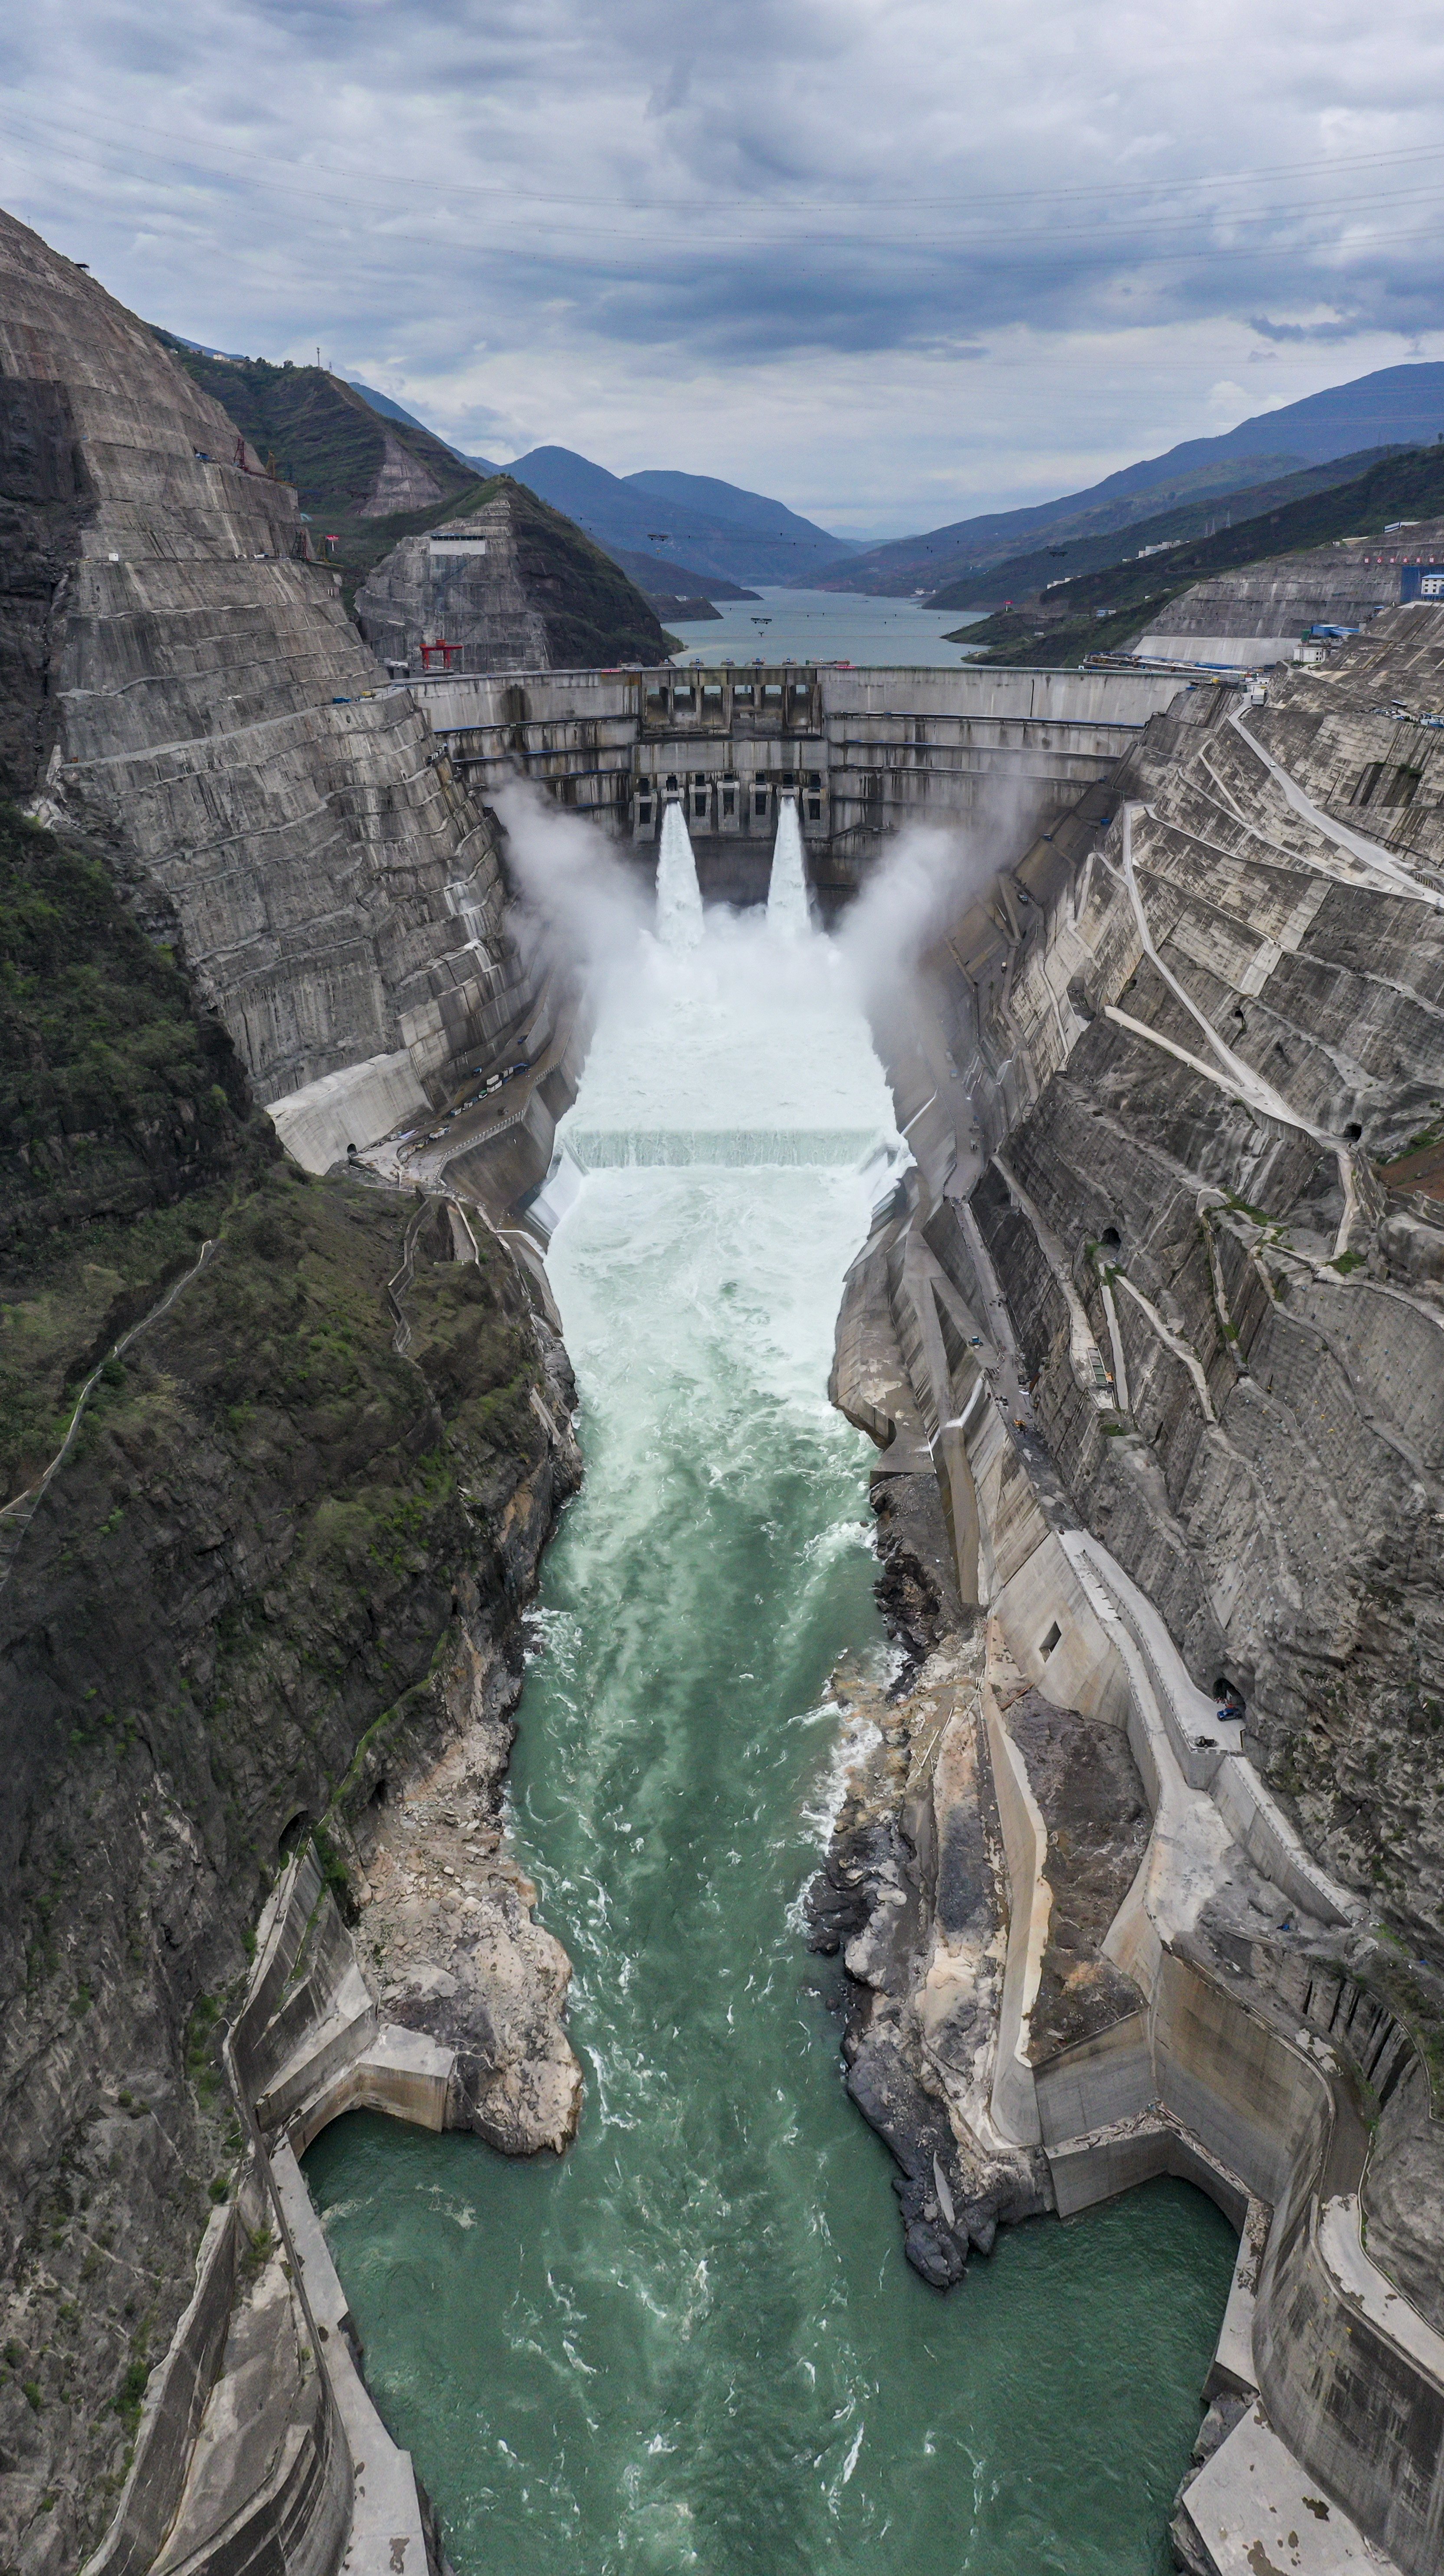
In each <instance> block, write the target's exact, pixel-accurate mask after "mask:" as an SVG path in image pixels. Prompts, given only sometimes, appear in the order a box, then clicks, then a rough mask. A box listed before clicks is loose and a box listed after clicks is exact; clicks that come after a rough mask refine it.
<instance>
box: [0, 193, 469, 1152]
mask: <svg viewBox="0 0 1444 2576" xmlns="http://www.w3.org/2000/svg"><path fill="white" fill-rule="evenodd" d="M0 371H3V393H4V399H3V412H4V420H5V435H6V439H7V444H8V447H9V450H10V453H11V455H12V457H13V459H14V460H15V466H16V474H15V479H14V481H13V482H12V489H13V490H14V491H15V492H16V494H17V508H16V512H15V516H14V518H13V520H12V523H11V526H10V529H9V531H8V536H7V543H6V545H5V549H4V554H5V580H6V589H5V593H4V600H5V613H4V616H3V620H0V657H3V667H0V702H3V704H4V705H5V708H6V720H5V733H4V746H3V748H4V752H5V757H6V763H7V768H8V773H9V784H10V786H11V788H12V791H13V792H18V793H19V794H21V795H26V794H34V793H36V792H37V791H38V792H39V793H40V794H41V795H42V796H43V799H44V800H45V803H46V806H47V808H48V809H49V810H50V811H52V812H53V813H55V814H56V815H57V816H60V817H68V818H71V819H73V820H75V821H76V822H79V823H81V824H82V825H84V826H85V827H86V828H87V829H88V830H89V831H90V832H92V833H93V834H94V835H96V836H98V837H99V838H100V839H102V840H103V841H105V842H106V843H108V844H109V845H111V846H112V847H113V848H114V850H115V851H116V853H117V858H118V861H119V864H120V865H121V866H122V867H123V868H124V869H126V870H128V872H129V873H130V875H131V877H132V878H133V879H134V881H135V882H136V885H137V887H138V889H139V894H138V900H139V901H140V903H141V906H142V909H143V911H144V912H145V913H146V916H147V918H148V919H149V920H150V921H151V922H152V923H153V924H154V926H155V927H157V928H159V929H162V930H163V931H165V932H167V933H169V935H171V936H172V937H173V938H177V939H178V940H179V942H180V944H181V945H182V947H183V949H184V952H185V955H186V957H187V960H188V962H189V964H190V965H191V967H192V968H193V970H194V972H195V973H196V975H197V978H198V980H199V983H200V985H201V988H202V990H203V992H204V993H205V994H206V995H207V997H208V998H209V999H210V1000H211V1001H212V1002H213V1003H214V1005H215V1007H216V1008H217V1009H218V1010H219V1012H220V1014H221V1016H222V1018H223V1019H224V1021H225V1023H226V1025H227V1027H228V1028H229V1030H230V1032H231V1034H232V1036H233V1038H234V1039H235V1042H236V1044H237V1047H238V1049H239V1051H240V1053H241V1055H242V1057H243V1059H244V1061H245V1063H246V1064H247V1066H248V1068H249V1070H250V1073H251V1075H252V1078H253V1081H254V1084H255V1088H256V1091H257V1094H258V1096H259V1097H260V1098H261V1099H262V1100H263V1101H271V1100H274V1099H276V1098H278V1097H279V1096H281V1095H282V1094H285V1093H288V1092H292V1091H294V1090H296V1089H297V1088H299V1087H300V1086H302V1085H304V1084H306V1083H309V1082H310V1081H312V1080H314V1079H315V1078H316V1077H318V1076H321V1075H326V1074H330V1073H334V1072H335V1071H337V1070H338V1069H340V1068H343V1067H350V1066H357V1065H359V1064H362V1063H364V1062H365V1061H366V1060H368V1059H371V1058H374V1057H377V1056H391V1055H394V1054H396V1053H397V1052H401V1051H404V1052H405V1053H406V1054H407V1055H408V1056H409V1057H410V1059H411V1061H412V1063H413V1066H414V1069H415V1071H416V1074H417V1077H418V1079H419V1080H420V1081H421V1082H422V1084H423V1085H428V1084H431V1083H432V1082H434V1081H435V1080H436V1079H437V1078H438V1077H439V1076H440V1075H442V1074H443V1073H444V1071H445V1069H446V1068H447V1066H448V1065H449V1064H450V1063H451V1061H452V1060H453V1059H455V1058H460V1057H462V1056H464V1055H466V1054H468V1053H469V1052H471V1051H473V1050H477V1049H483V1050H484V1049H486V1048H487V1047H489V1046H491V1045H493V1044H495V1043H496V1042H497V1041H498V1039H499V1037H500V1034H501V1033H502V1032H503V1031H504V1030H505V1028H506V1026H507V1025H508V1023H509V1020H510V1019H511V1017H513V1016H514V1002H513V997H512V996H511V994H510V992H509V990H508V984H509V970H508V968H507V966H506V963H505V958H504V951H503V946H502V942H501V938H500V901H501V898H500V883H499V878H498V873H497V866H496V856H495V851H494V848H493V845H492V840H491V836H490V833H489V831H488V829H487V827H486V825H485V823H484V822H483V820H482V818H481V816H480V814H479V812H478V811H477V810H476V809H475V808H474V807H473V806H472V805H471V803H470V801H469V799H468V798H467V797H466V796H465V795H464V794H463V793H462V792H460V791H459V790H458V789H457V788H456V787H455V786H454V785H453V784H452V782H451V780H450V777H449V775H448V772H447V768H446V765H445V763H444V762H441V761H439V760H438V759H437V757H436V756H435V752H434V747H433V745H432V744H431V741H430V739H429V736H428V733H427V729H426V726H425V724H424V722H423V720H422V719H421V717H420V716H419V715H418V714H417V712H416V710H415V708H414V707H413V706H412V705H411V703H410V701H409V699H407V698H405V697H404V696H402V697H390V698H388V697H386V696H384V695H381V694H374V692H375V691H376V688H377V683H378V681H379V679H380V674H379V672H378V670H377V667H376V665H375V663H374V662H373V660H372V658H371V656H370V655H369V654H368V652H367V650H366V648H365V646H364V644H363V643H362V641H361V639H360V637H359V635H358V634H357V633H356V631H355V629H354V628H353V627H352V626H351V625H350V623H349V621H348V620H347V619H346V618H345V616H344V614H343V612H342V608H341V605H340V601H339V599H338V598H337V596H336V589H335V582H334V577H333V576H332V575H331V574H330V573H328V572H327V571H326V570H325V569H324V568H322V567H320V566H318V565H316V564H315V563H313V562H311V561H309V560H307V556H308V554H309V546H308V544H307V541H306V533H305V531H304V530H303V529H302V528H301V526H300V524H299V522H298V519H297V514H296V507H295V500H294V495H293V494H292V493H291V492H290V491H289V490H288V489H287V488H286V487H285V486H282V485H278V484H275V483H273V482H271V481H270V480H269V479H268V478H267V477H266V476H264V475H263V474H261V473H260V472H259V471H257V470H256V469H257V467H258V464H259V460H258V459H257V458H256V456H255V454H254V452H253V451H252V450H250V449H248V448H246V447H245V445H244V442H242V441H240V440H239V439H238V434H237V432H236V430H235V428H234V427H233V425H232V424H231V423H230V422H229V421H228V420H227V418H226V415H225V414H224V413H223V412H222V411H221V409H220V408H219V406H218V405H217V404H216V403H214V402H213V401H211V400H210V399H209V398H208V396H206V395H205V394H204V393H203V392H202V391H201V390H200V389H199V388H198V387H197V386H196V385H195V384H194V383H192V381H191V379H190V378H189V376H188V375H187V374H186V373H185V371H184V369H183V368H182V367H181V366H180V364H179V363H178V362H177V361H176V360H175V359H174V358H172V357H171V356H170V355H169V353H168V352H166V351H165V350H163V349H162V348H161V347H160V345H159V344H158V342H157V341H156V340H155V338H154V336H153V335H152V333H151V332H150V331H148V330H147V329H146V327H145V326H144V324H142V323H141V322H139V321H137V320H136V319H135V317H134V316H133V315H132V314H129V313H127V312H126V311H125V310H124V308H123V307H122V306H121V305H119V304H117V303H116V302H115V301H114V300H113V298H111V297H110V296H108V295H107V294H106V293H105V292H104V290H103V289H102V288H101V287H99V286H98V285H96V284H95V282H94V281H93V280H92V279H90V278H89V277H87V276H86V275H85V274H84V273H83V272H82V271H81V270H79V269H78V268H76V267H74V266H73V265H72V264H71V262H69V261H68V260H66V259H63V258H62V257H60V256H59V254H57V253H55V252H53V251H51V250H50V249H49V248H48V247H47V245H46V244H45V243H44V242H43V241H41V240H40V239H39V237H38V235H36V234H34V233H32V232H29V231H27V230H26V229H25V227H24V226H23V225H21V224H18V223H16V222H14V221H13V220H12V219H11V218H10V217H8V216H0ZM457 889H460V890H462V891H461V892H458V891H456V890H457ZM449 890H451V891H449ZM463 897H464V901H465V904H466V906H467V908H468V910H469V911H470V912H471V913H472V915H473V916H475V915H477V914H479V915H480V916H481V917H482V919H483V921H484V923H485V925H486V936H485V941H484V944H483V945H482V946H481V947H478V946H476V945H475V944H474V941H473V937H472V933H471V932H470V931H469V930H468V929H467V927H466V926H465V924H464V923H463V922H462V920H461V919H460V918H459V909H460V904H461V901H462V900H463Z"/></svg>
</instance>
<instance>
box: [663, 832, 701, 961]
mask: <svg viewBox="0 0 1444 2576" xmlns="http://www.w3.org/2000/svg"><path fill="white" fill-rule="evenodd" d="M657 936H658V938H659V939H660V940H661V941H662V943H663V945H664V946H665V947H667V948H695V947H696V945H697V942H698V941H699V940H700V938H701V936H702V890H701V888H700V886H699V885H698V883H697V862H696V859H695V858H694V856H693V854H692V838H691V834H690V833H689V832H688V829H687V818H686V816H685V815H684V813H683V811H682V808H681V806H680V805H679V804H677V803H676V802H675V800H674V801H671V802H669V803H668V805H667V807H666V809H665V811H664V813H663V815H662V842H661V847H660V849H659V850H658V853H657Z"/></svg>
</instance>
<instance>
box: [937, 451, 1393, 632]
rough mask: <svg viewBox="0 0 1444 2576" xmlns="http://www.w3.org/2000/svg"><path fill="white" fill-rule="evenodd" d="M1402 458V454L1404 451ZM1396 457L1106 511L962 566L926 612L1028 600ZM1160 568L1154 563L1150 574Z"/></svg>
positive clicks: (1352, 479) (1376, 454)
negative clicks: (1141, 512)
mask: <svg viewBox="0 0 1444 2576" xmlns="http://www.w3.org/2000/svg"><path fill="white" fill-rule="evenodd" d="M1404 452H1406V453H1407V452H1408V451H1404ZM1399 453H1400V451H1399V450H1398V449H1395V448H1377V447H1376V448H1367V449H1365V450H1364V451H1363V452H1362V453H1361V454H1359V455H1357V456H1336V457H1333V458H1331V459H1330V461H1329V463H1328V464H1327V465H1306V466H1303V467H1301V468H1300V469H1299V470H1298V472H1296V473H1293V474H1281V475H1279V476H1278V477H1277V479H1276V480H1274V481H1272V482H1268V483H1251V484H1244V485H1241V486H1240V487H1239V489H1238V490H1237V491H1232V492H1221V491H1218V490H1217V489H1216V488H1214V486H1213V484H1212V482H1210V483H1209V484H1208V485H1207V486H1206V487H1205V488H1204V489H1203V490H1201V491H1199V492H1196V493H1193V492H1188V491H1186V490H1183V491H1179V492H1177V493H1175V494H1174V495H1173V496H1172V498H1171V499H1170V501H1169V503H1168V506H1167V507H1166V508H1164V507H1159V508H1158V509H1157V510H1154V511H1150V512H1149V513H1148V515H1147V516H1146V517H1144V518H1139V517H1138V516H1137V515H1136V514H1135V515H1131V516H1129V517H1128V518H1127V519H1118V518H1116V517H1115V516H1114V513H1113V511H1112V510H1111V509H1110V508H1109V507H1108V506H1107V505H1105V506H1104V507H1103V508H1101V509H1100V510H1099V511H1098V513H1097V516H1098V519H1099V521H1100V522H1101V524H1100V526H1099V527H1098V529H1097V530H1096V531H1094V530H1093V529H1091V528H1090V527H1089V526H1088V525H1087V524H1086V523H1080V524H1079V525H1078V526H1077V527H1076V529H1075V528H1072V527H1069V528H1066V529H1064V530H1063V531H1061V532H1051V533H1050V534H1049V535H1048V536H1047V537H1046V538H1044V539H1043V540H1042V541H1041V542H1039V543H1036V544H1034V545H1033V546H1032V547H1030V548H1028V549H1026V550H1024V551H1020V552H1018V553H1016V554H1009V555H1006V556H1004V557H1003V558H1001V560H995V559H993V558H991V557H990V558H988V559H987V560H985V561H983V562H981V563H978V564H975V565H972V566H970V567H965V568H964V569H962V570H961V571H959V572H958V573H956V574H954V575H953V576H952V577H951V578H950V579H949V580H947V581H945V582H944V583H943V584H942V585H941V586H940V588H939V589H937V590H936V591H935V592H934V593H933V596H932V598H931V600H930V601H929V603H928V604H929V606H930V607H932V608H1001V607H1003V606H1005V605H1011V604H1013V603H1015V602H1018V601H1027V600H1029V599H1032V598H1035V597H1036V596H1037V594H1038V593H1039V592H1040V591H1041V590H1043V589H1044V588H1045V587H1047V586H1049V585H1051V584H1053V583H1055V582H1058V581H1061V580H1064V579H1067V580H1070V581H1076V580H1078V579H1079V578H1080V577H1081V576H1082V575H1083V574H1085V573H1092V572H1104V571H1106V570H1107V569H1108V568H1109V567H1110V566H1111V565H1125V564H1131V563H1133V562H1134V561H1135V560H1136V558H1137V556H1138V554H1139V552H1140V550H1141V549H1142V548H1143V547H1145V546H1171V545H1174V544H1177V543H1179V542H1180V541H1183V540H1187V539H1193V540H1201V539H1203V538H1206V537H1210V536H1213V535H1214V534H1216V533H1218V532H1220V531H1221V530H1222V531H1226V529H1227V527H1228V526H1229V525H1231V524H1232V522H1233V521H1234V520H1235V519H1237V520H1239V521H1240V522H1241V521H1243V520H1245V519H1258V518H1261V517H1263V516H1264V515H1266V514H1267V513H1268V512H1270V511H1273V510H1278V509H1282V508H1284V507H1285V506H1286V505H1287V504H1288V503H1290V502H1293V501H1303V500H1307V499H1308V498H1309V497H1310V496H1311V495H1312V494H1314V493H1319V492H1329V491H1332V490H1333V489H1334V488H1335V486H1336V485H1338V484H1341V483H1356V482H1357V481H1358V479H1359V477H1360V476H1361V475H1363V474H1367V473H1368V472H1369V471H1370V470H1371V469H1372V468H1373V467H1374V466H1376V465H1379V464H1382V463H1383V462H1384V460H1385V459H1386V458H1388V457H1391V456H1396V455H1398V454H1399ZM1158 569H1159V567H1158V566H1157V565H1156V564H1155V565H1154V571H1155V572H1157V571H1158Z"/></svg>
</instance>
